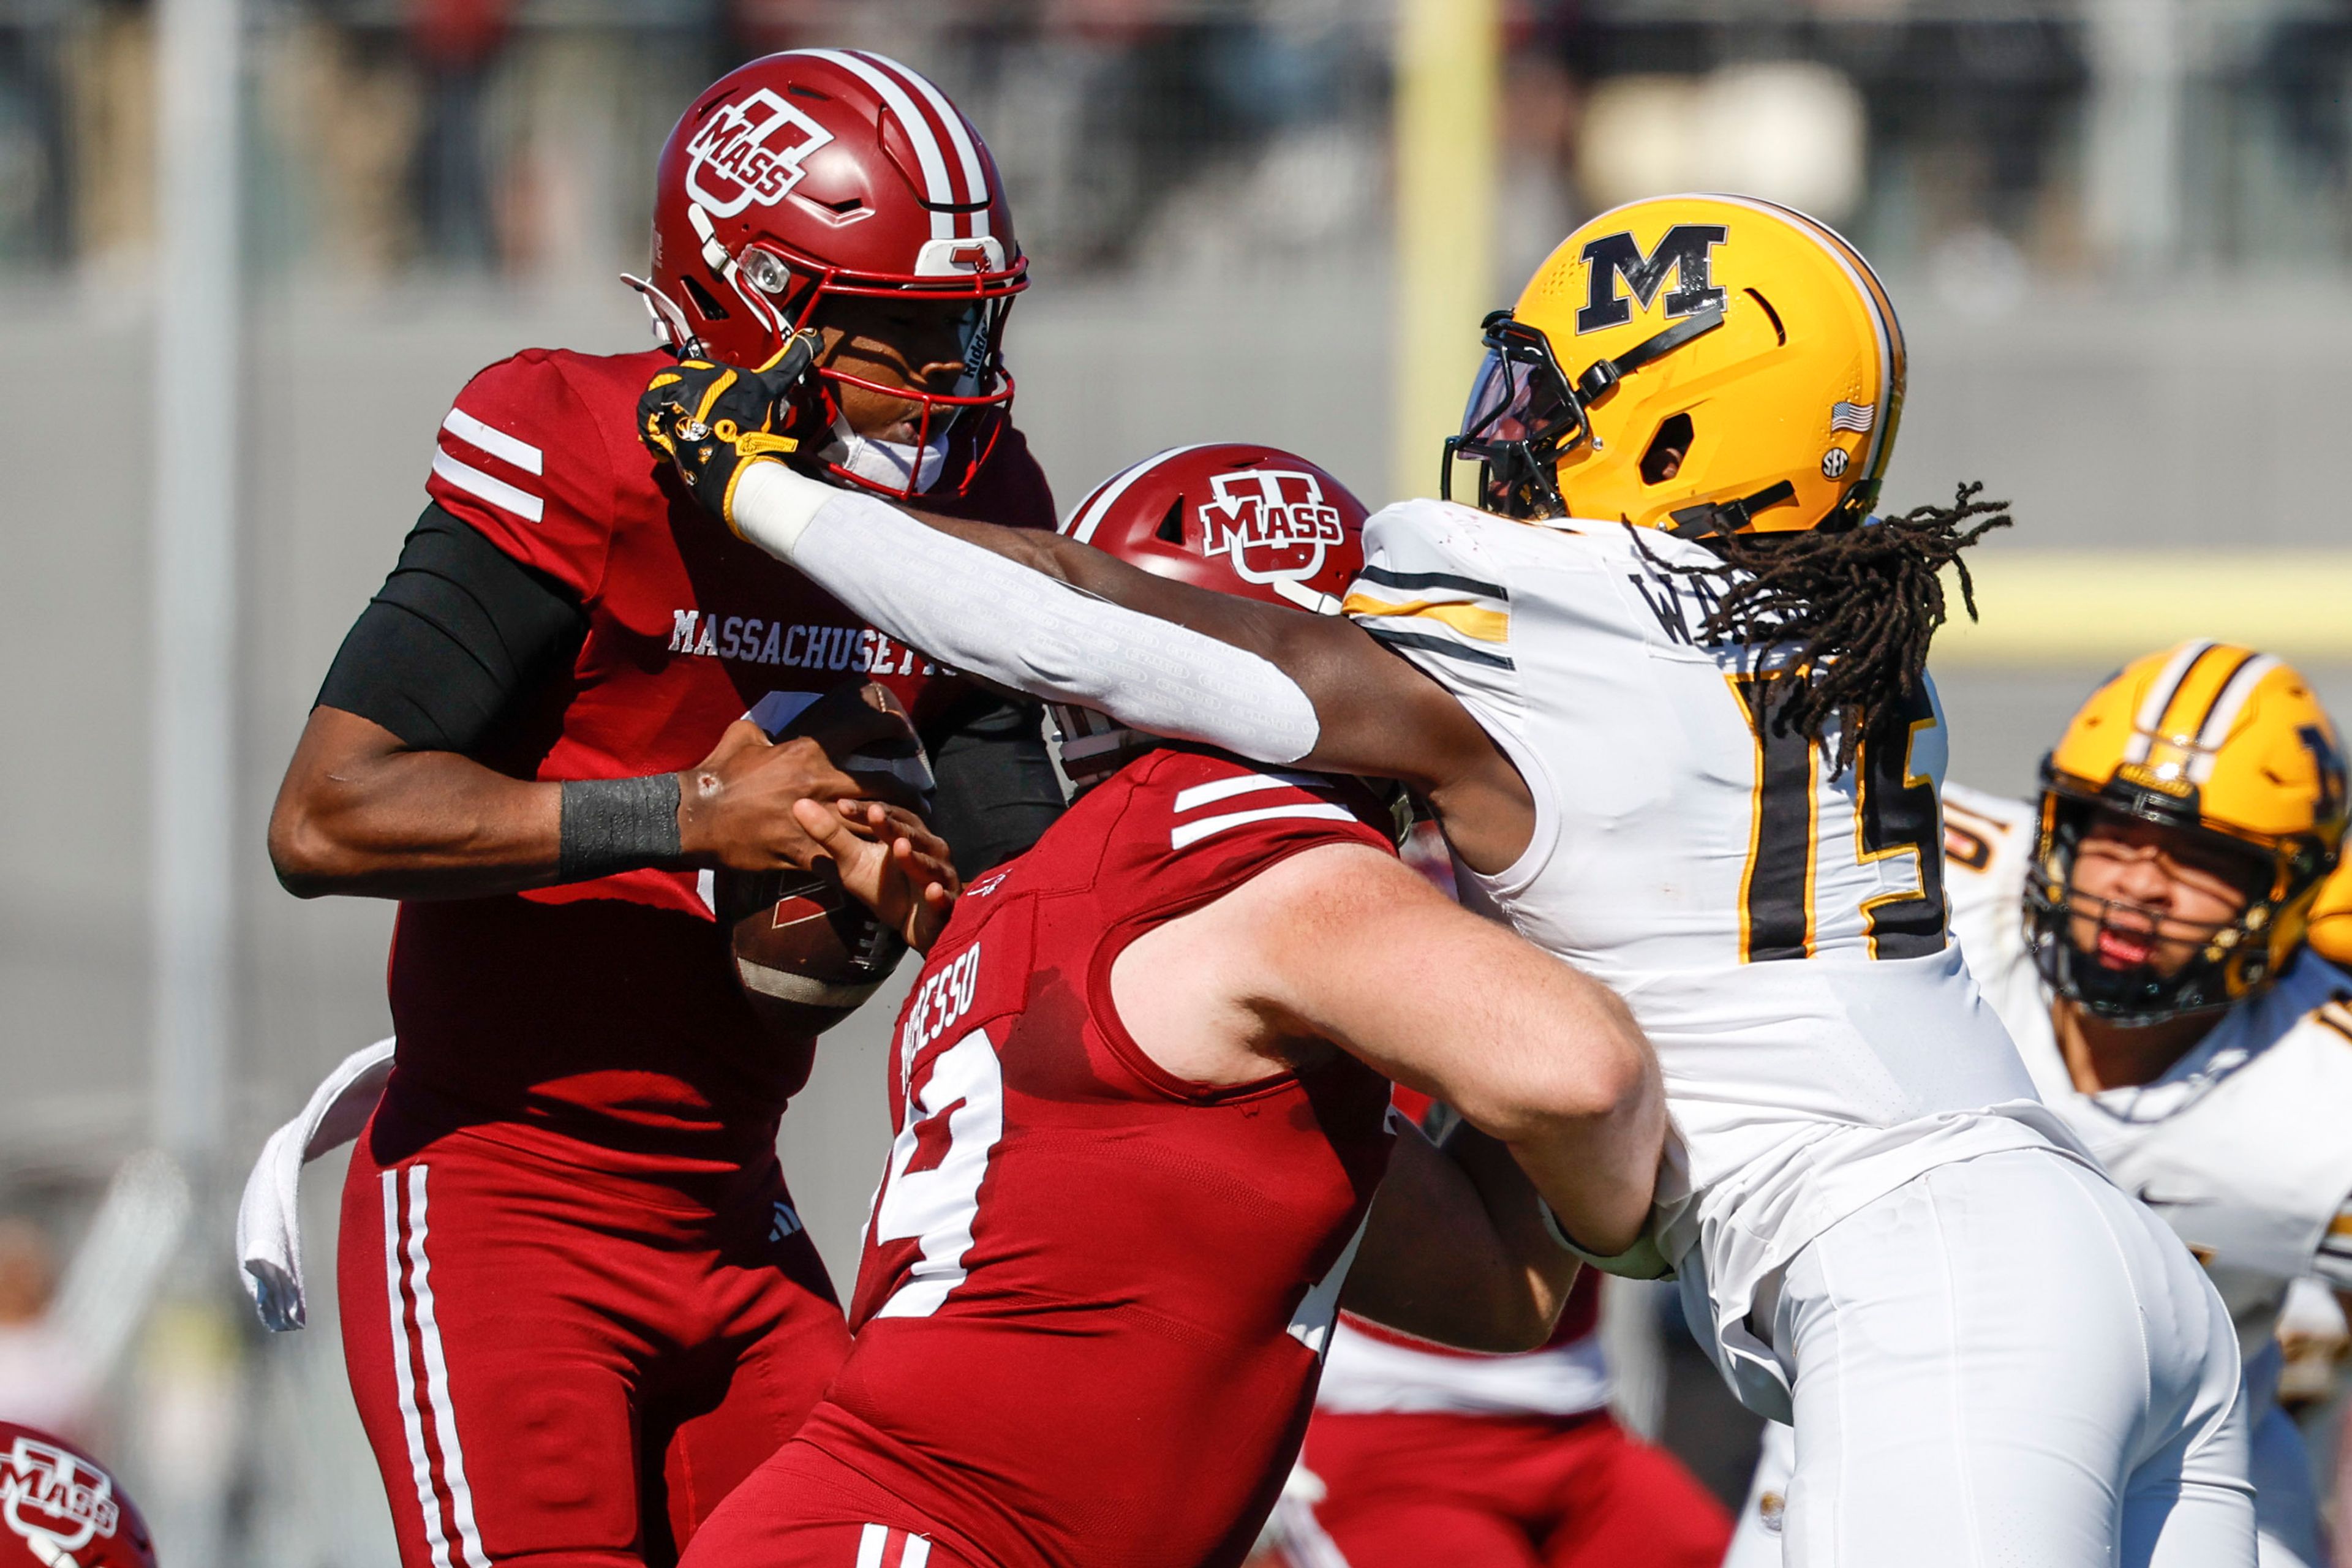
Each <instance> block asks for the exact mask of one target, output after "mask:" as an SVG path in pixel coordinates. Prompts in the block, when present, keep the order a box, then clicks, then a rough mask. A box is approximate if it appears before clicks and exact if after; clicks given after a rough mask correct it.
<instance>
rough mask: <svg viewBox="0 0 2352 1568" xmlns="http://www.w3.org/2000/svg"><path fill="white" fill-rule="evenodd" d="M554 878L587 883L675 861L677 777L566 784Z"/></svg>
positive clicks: (564, 785) (577, 780) (659, 774)
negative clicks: (620, 872)
mask: <svg viewBox="0 0 2352 1568" xmlns="http://www.w3.org/2000/svg"><path fill="white" fill-rule="evenodd" d="M560 844H561V847H560V849H559V850H558V851H557V858H556V872H557V875H558V876H559V877H560V878H561V879H562V880H564V881H566V882H586V881H591V880H593V879H595V878H598V877H609V876H611V875H613V873H614V872H615V871H634V870H635V869H636V868H639V867H640V866H654V865H659V864H662V863H663V862H666V861H672V860H676V859H677V854H678V848H677V774H676V773H655V774H653V775H651V776H650V777H647V778H641V779H566V780H565V781H564V784H563V810H562V829H561V830H560Z"/></svg>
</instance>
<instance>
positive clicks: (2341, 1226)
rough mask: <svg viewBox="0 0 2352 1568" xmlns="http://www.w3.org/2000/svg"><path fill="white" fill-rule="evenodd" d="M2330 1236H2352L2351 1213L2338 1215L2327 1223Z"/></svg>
mask: <svg viewBox="0 0 2352 1568" xmlns="http://www.w3.org/2000/svg"><path fill="white" fill-rule="evenodd" d="M2327 1234H2328V1235H2330V1236H2352V1213H2347V1214H2339V1215H2336V1217H2335V1218H2334V1219H2332V1220H2329V1221H2328V1222H2327Z"/></svg>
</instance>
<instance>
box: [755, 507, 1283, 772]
mask: <svg viewBox="0 0 2352 1568" xmlns="http://www.w3.org/2000/svg"><path fill="white" fill-rule="evenodd" d="M730 512H731V514H732V515H731V517H730V521H731V522H732V523H733V524H734V527H735V531H737V532H739V533H740V534H741V535H742V536H743V537H744V538H745V539H748V540H750V541H751V542H752V543H754V544H756V545H758V546H759V547H760V548H761V549H762V550H764V551H766V552H768V553H769V554H771V555H773V556H776V557H778V558H779V559H781V560H783V561H788V562H790V563H792V564H793V566H795V567H797V568H799V570H800V571H801V572H802V573H803V574H805V575H806V576H807V577H808V578H809V579H810V580H811V581H812V582H814V583H815V584H817V585H818V586H819V587H821V588H823V589H824V591H825V592H827V593H829V594H831V595H833V596H834V597H835V598H836V599H839V600H840V601H841V602H842V603H843V604H845V605H848V606H849V608H850V609H852V610H854V611H856V613H857V614H858V615H860V616H864V617H865V618H866V620H868V621H870V622H871V623H873V625H875V626H877V627H879V628H880V629H881V630H883V631H885V632H887V633H888V634H889V635H890V636H892V637H897V638H898V639H900V640H901V641H903V642H907V643H910V644H912V645H913V646H914V647H919V648H921V649H922V650H923V651H924V652H925V653H926V654H929V656H930V657H931V658H935V659H938V660H940V662H941V663H944V664H948V665H951V666H953V667H954V668H958V669H963V670H969V671H971V673H973V674H975V675H982V676H985V677H987V678H988V679H991V680H993V681H996V682H998V683H999V684H1001V685H1004V686H1010V687H1012V688H1013V689H1016V690H1020V691H1025V692H1027V693H1029V695H1031V696H1032V697H1038V698H1043V699H1044V700H1046V701H1049V702H1067V703H1072V704H1075V705H1076V706H1078V707H1081V708H1092V709H1094V710H1097V712H1101V713H1106V714H1108V715H1109V716H1110V717H1111V718H1112V719H1113V720H1115V721H1118V723H1121V724H1125V725H1127V726H1129V728H1131V729H1136V730H1142V731H1148V732H1149V733H1151V734H1154V735H1165V736H1167V737H1169V738H1170V739H1171V740H1178V741H1193V742H1200V743H1201V744H1202V745H1209V746H1215V747H1217V748H1218V749H1220V750H1222V751H1227V752H1235V753H1237V754H1239V755H1241V756H1244V757H1250V758H1253V759H1255V760H1256V761H1259V762H1266V763H1292V762H1297V760H1298V759H1299V758H1301V757H1303V756H1305V755H1306V754H1307V752H1311V751H1313V750H1314V749H1315V742H1316V739H1317V737H1318V734H1319V733H1320V727H1319V725H1318V723H1317V721H1316V718H1315V704H1314V703H1313V702H1312V701H1310V700H1308V698H1307V693H1306V692H1304V691H1302V690H1300V689H1299V688H1298V685H1297V682H1295V681H1293V680H1292V679H1290V677H1288V676H1286V675H1285V674H1284V673H1283V672H1282V671H1281V670H1280V669H1277V668H1276V667H1275V666H1274V665H1273V664H1272V663H1270V662H1268V661H1267V660H1265V659H1264V658H1259V657H1258V656H1257V655H1256V654H1254V653H1249V652H1246V651H1244V649H1241V648H1237V647H1233V646H1231V645H1230V644H1227V643H1222V642H1219V641H1218V640H1217V639H1216V638H1214V637H1206V636H1203V635H1202V634H1201V633H1199V632H1195V631H1190V630H1187V629H1186V628H1184V627H1182V626H1177V625H1176V624H1174V623H1173V622H1171V621H1163V620H1160V619H1158V618H1156V617H1154V616H1146V615H1139V614H1138V613H1137V612H1135V611H1133V610H1129V609H1123V608H1121V607H1120V606H1118V605H1114V604H1111V603H1109V602H1108V601H1107V600H1103V599H1097V598H1096V597H1094V596H1093V595H1089V594H1085V593H1081V592H1079V591H1078V590H1077V589H1076V588H1073V587H1071V586H1070V585H1069V584H1066V583H1064V582H1061V581H1059V580H1057V579H1055V578H1052V577H1048V576H1046V575H1045V574H1043V573H1039V572H1033V571H1031V570H1030V569H1029V568H1027V567H1025V566H1022V565H1018V564H1016V563H1013V562H1011V561H1008V560H1006V559H1005V558H1004V557H1003V556H1001V555H998V554H996V553H994V552H992V551H988V550H984V549H982V548H981V547H980V546H979V545H976V544H968V543H966V542H964V541H962V540H961V539H957V538H955V537H953V536H951V535H950V534H945V533H941V532H940V531H939V530H937V529H934V528H929V527H927V526H925V525H924V524H922V523H920V522H918V521H915V520H914V519H913V518H911V517H908V515H907V514H906V513H904V512H902V511H900V510H898V509H897V508H896V507H894V506H891V505H890V504H889V503H888V502H887V501H884V500H880V499H879V498H877V497H874V496H867V495H860V494H857V493H856V492H854V491H850V490H839V489H834V488H833V487H832V486H830V485H827V484H824V483H821V482H820V481H818V480H815V479H810V478H809V477H808V476H807V475H805V474H799V473H794V472H793V470H792V469H790V468H785V467H784V466H783V465H782V463H773V462H762V463H756V464H753V465H751V467H750V468H747V469H746V470H745V472H744V473H743V474H742V475H741V476H740V478H739V479H737V480H736V482H735V493H734V496H733V498H732V502H731V505H730Z"/></svg>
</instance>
